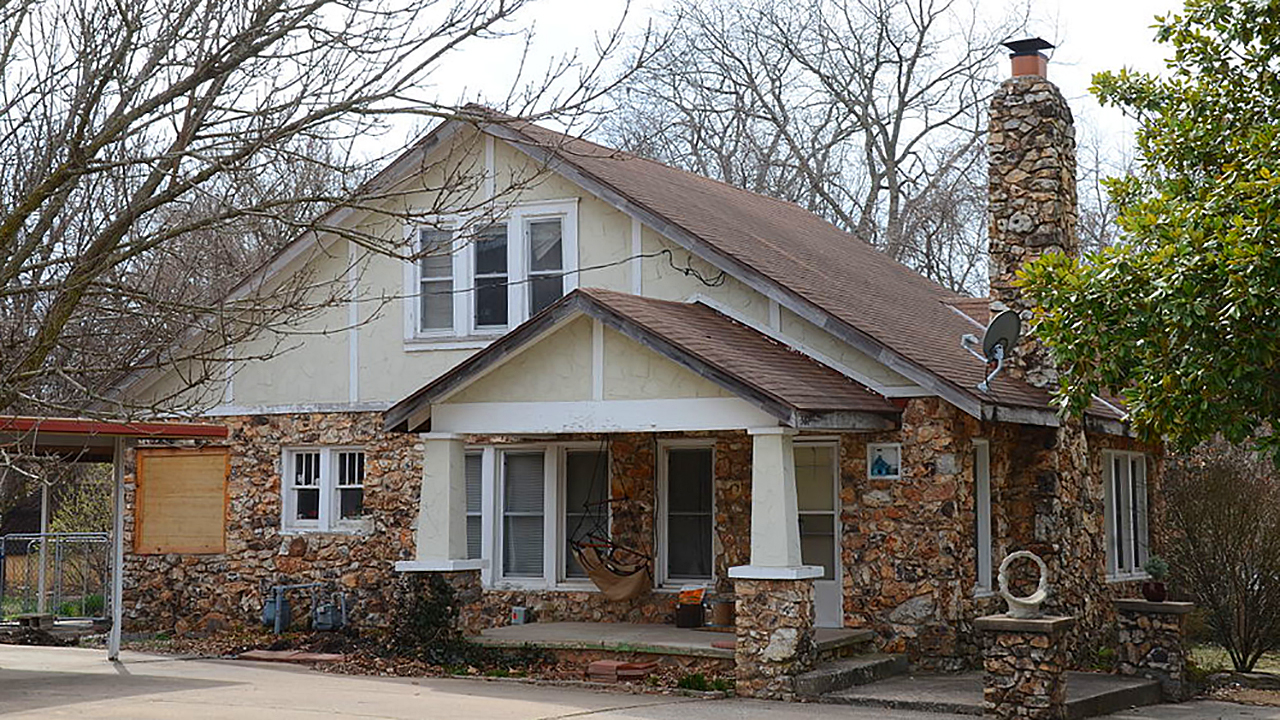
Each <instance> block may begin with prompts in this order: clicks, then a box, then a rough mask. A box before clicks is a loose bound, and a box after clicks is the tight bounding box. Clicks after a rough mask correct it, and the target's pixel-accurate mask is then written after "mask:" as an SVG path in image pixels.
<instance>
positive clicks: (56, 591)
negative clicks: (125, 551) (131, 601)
mask: <svg viewBox="0 0 1280 720" xmlns="http://www.w3.org/2000/svg"><path fill="white" fill-rule="evenodd" d="M110 582H111V538H110V536H109V535H108V534H107V533H44V534H41V533H19V534H12V535H3V536H0V619H10V618H13V617H15V616H17V615H21V614H23V613H35V612H45V613H49V614H52V615H56V616H58V617H61V618H101V617H105V616H106V614H107V597H108V585H109V583H110ZM42 595H43V600H44V602H43V605H42V603H41V597H42Z"/></svg>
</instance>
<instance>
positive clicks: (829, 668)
mask: <svg viewBox="0 0 1280 720" xmlns="http://www.w3.org/2000/svg"><path fill="white" fill-rule="evenodd" d="M906 671H907V656H905V655H885V654H882V653H868V654H866V655H859V656H856V657H851V658H845V659H841V660H834V661H832V662H828V663H824V664H821V665H819V666H818V667H816V668H814V669H813V670H810V671H809V672H807V673H804V674H803V675H799V676H797V677H796V680H795V691H796V694H797V695H800V696H802V697H807V698H816V697H818V696H821V695H826V694H828V693H833V692H837V691H840V690H846V689H848V688H851V687H854V686H855V685H866V684H867V683H873V682H876V681H877V680H884V679H885V678H888V677H892V676H894V675H901V674H902V673H904V672H906Z"/></svg>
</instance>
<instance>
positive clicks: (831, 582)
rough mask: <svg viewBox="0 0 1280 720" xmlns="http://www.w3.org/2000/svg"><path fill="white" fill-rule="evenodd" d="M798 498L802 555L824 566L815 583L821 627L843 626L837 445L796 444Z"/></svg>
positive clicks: (810, 562) (817, 619) (816, 605)
mask: <svg viewBox="0 0 1280 720" xmlns="http://www.w3.org/2000/svg"><path fill="white" fill-rule="evenodd" d="M795 457H796V500H797V509H798V510H799V512H800V557H801V560H802V561H803V562H804V564H805V565H817V566H821V567H822V569H823V573H822V577H821V578H818V579H817V580H815V581H814V583H813V593H814V598H813V600H814V615H815V621H816V623H817V626H818V627H841V626H843V625H844V611H843V608H842V603H841V602H840V598H841V589H840V502H839V497H840V492H839V477H840V475H839V472H837V469H836V445H835V444H834V443H829V444H816V443H815V444H808V443H804V444H800V443H797V444H796V446H795Z"/></svg>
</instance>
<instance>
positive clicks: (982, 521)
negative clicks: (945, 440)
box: [973, 439, 995, 597]
mask: <svg viewBox="0 0 1280 720" xmlns="http://www.w3.org/2000/svg"><path fill="white" fill-rule="evenodd" d="M973 505H974V525H975V527H974V542H975V543H976V545H977V553H976V556H975V563H974V564H975V565H976V571H977V572H976V575H977V579H976V582H975V583H974V586H973V593H974V595H976V596H977V597H987V596H989V595H991V594H992V593H993V592H994V589H995V587H994V582H995V580H994V577H995V572H994V570H993V563H994V548H993V545H992V536H991V443H989V442H987V441H986V440H982V439H975V440H974V441H973Z"/></svg>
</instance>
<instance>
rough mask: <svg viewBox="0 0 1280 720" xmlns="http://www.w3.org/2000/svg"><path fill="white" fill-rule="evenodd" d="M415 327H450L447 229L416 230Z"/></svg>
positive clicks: (450, 253)
mask: <svg viewBox="0 0 1280 720" xmlns="http://www.w3.org/2000/svg"><path fill="white" fill-rule="evenodd" d="M418 252H419V254H420V255H419V259H418V293H419V302H420V304H419V312H418V325H419V327H418V329H419V330H420V331H422V332H426V333H431V332H441V331H447V330H452V329H453V237H452V234H451V233H450V232H449V231H448V230H437V229H426V228H424V229H423V230H422V231H420V232H419V233H418Z"/></svg>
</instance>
